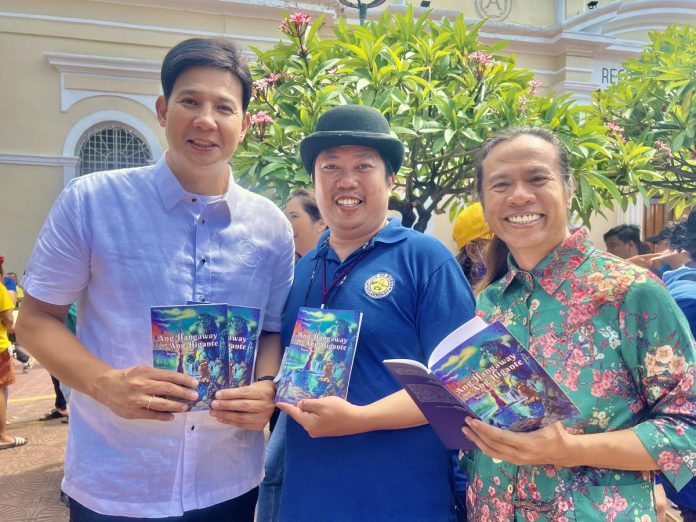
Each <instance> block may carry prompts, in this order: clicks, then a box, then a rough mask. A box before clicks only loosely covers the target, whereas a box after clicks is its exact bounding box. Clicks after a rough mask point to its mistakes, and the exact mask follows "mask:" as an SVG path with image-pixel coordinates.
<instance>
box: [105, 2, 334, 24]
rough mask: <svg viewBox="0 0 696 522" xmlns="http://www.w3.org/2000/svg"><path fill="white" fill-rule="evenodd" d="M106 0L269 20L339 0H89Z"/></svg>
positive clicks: (324, 10) (328, 10)
mask: <svg viewBox="0 0 696 522" xmlns="http://www.w3.org/2000/svg"><path fill="white" fill-rule="evenodd" d="M92 1H93V2H100V3H105V4H119V5H130V6H134V7H151V8H152V7H154V8H156V9H170V10H174V11H187V12H198V13H207V14H215V15H223V16H236V17H238V16H240V15H241V16H252V17H258V18H264V19H266V20H268V18H269V17H268V11H269V10H273V11H276V12H278V13H281V12H283V11H291V10H296V11H302V12H306V13H310V14H314V13H316V14H334V15H335V14H336V8H337V7H338V6H339V5H340V4H339V1H338V0H297V1H288V0H195V1H191V0H92Z"/></svg>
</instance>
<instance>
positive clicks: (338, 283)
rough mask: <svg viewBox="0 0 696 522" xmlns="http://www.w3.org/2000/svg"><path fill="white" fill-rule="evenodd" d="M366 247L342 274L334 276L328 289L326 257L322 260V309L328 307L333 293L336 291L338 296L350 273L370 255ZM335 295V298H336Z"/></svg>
mask: <svg viewBox="0 0 696 522" xmlns="http://www.w3.org/2000/svg"><path fill="white" fill-rule="evenodd" d="M366 246H367V245H365V246H364V247H363V251H362V252H360V254H358V255H357V256H356V257H355V259H353V261H351V263H350V264H349V265H348V266H347V267H345V268H344V269H343V270H341V271H340V272H337V273H336V275H334V278H333V280H332V281H331V284H330V285H329V287H328V288H326V256H324V258H323V259H322V261H323V270H322V274H321V275H322V277H321V307H322V308H324V307H325V306H326V305H327V300H328V298H329V296H330V295H331V292H333V291H334V289H335V290H336V294H338V291H339V290H340V289H341V287H342V286H343V283H345V282H346V279H348V276H349V275H350V273H351V272H352V271H353V269H354V268H355V267H356V266H357V265H358V263H359V262H360V261H362V260H363V259H364V258H365V256H366V255H367V254H369V253H370V251H369V250H366V249H365V247H366ZM336 294H334V296H336Z"/></svg>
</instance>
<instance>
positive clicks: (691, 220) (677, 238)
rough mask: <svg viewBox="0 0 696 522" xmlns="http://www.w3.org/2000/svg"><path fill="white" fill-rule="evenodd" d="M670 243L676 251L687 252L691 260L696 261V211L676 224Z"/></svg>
mask: <svg viewBox="0 0 696 522" xmlns="http://www.w3.org/2000/svg"><path fill="white" fill-rule="evenodd" d="M669 243H670V245H671V246H672V247H673V248H675V249H676V250H686V251H687V252H688V253H689V257H691V259H696V210H692V211H691V213H690V214H689V217H688V218H684V219H681V220H680V221H678V222H677V223H675V224H674V227H673V228H672V235H671V237H670V238H669Z"/></svg>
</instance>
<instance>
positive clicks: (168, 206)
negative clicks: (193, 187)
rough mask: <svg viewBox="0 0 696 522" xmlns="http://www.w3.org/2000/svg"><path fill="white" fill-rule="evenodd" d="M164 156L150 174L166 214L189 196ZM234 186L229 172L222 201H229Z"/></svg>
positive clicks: (163, 155) (164, 155)
mask: <svg viewBox="0 0 696 522" xmlns="http://www.w3.org/2000/svg"><path fill="white" fill-rule="evenodd" d="M166 156H167V155H166V153H165V154H162V157H161V158H160V159H159V160H157V163H156V164H155V168H154V170H153V172H152V174H153V176H154V179H155V187H156V189H157V193H158V194H159V197H160V200H161V201H162V205H164V209H165V210H166V211H167V212H170V211H171V210H172V209H173V208H174V207H175V206H176V205H177V204H178V203H179V202H180V201H182V200H183V199H185V198H186V197H187V196H190V195H191V194H190V193H189V192H187V191H186V190H185V189H184V187H182V186H181V183H179V180H178V179H177V178H176V176H175V175H174V173H173V172H172V169H171V168H169V164H168V163H167V159H166ZM235 186H236V185H235V182H234V177H233V176H232V173H231V172H230V182H229V184H228V188H227V192H226V193H225V194H224V197H223V198H222V201H225V202H228V201H229V196H230V193H231V192H232V190H233V189H234V188H235Z"/></svg>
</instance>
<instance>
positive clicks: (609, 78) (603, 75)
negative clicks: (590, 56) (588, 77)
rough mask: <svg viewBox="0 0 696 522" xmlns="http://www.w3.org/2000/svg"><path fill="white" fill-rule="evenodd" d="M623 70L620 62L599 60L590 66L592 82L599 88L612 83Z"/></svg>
mask: <svg viewBox="0 0 696 522" xmlns="http://www.w3.org/2000/svg"><path fill="white" fill-rule="evenodd" d="M623 70H624V68H623V64H621V63H620V62H605V61H602V60H599V61H597V62H595V64H594V66H593V68H592V83H595V84H597V85H599V87H600V88H605V87H609V86H610V85H614V84H615V83H616V82H617V81H618V80H619V74H620V73H621V72H622V71H623Z"/></svg>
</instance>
